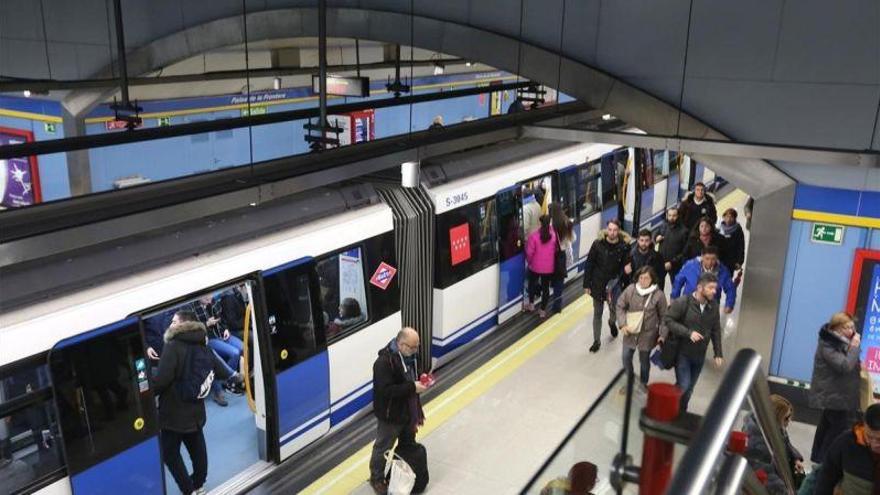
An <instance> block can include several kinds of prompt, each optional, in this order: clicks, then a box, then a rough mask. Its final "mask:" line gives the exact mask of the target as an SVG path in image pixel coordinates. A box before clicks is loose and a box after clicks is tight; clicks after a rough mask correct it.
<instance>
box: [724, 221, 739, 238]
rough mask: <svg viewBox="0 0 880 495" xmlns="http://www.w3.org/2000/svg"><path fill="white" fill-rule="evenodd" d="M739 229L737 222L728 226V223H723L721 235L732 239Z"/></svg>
mask: <svg viewBox="0 0 880 495" xmlns="http://www.w3.org/2000/svg"><path fill="white" fill-rule="evenodd" d="M737 227H739V224H738V223H736V222H733V225H727V224H726V223H724V222H721V234H722V235H723V236H724V237H730V236H732V235H733V233H734V232H736V229H737Z"/></svg>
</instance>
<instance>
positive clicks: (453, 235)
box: [449, 223, 471, 266]
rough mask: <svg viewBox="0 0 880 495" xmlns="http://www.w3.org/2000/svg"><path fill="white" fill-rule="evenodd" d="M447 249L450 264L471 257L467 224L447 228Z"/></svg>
mask: <svg viewBox="0 0 880 495" xmlns="http://www.w3.org/2000/svg"><path fill="white" fill-rule="evenodd" d="M449 251H450V254H451V255H452V266H455V265H457V264H459V263H463V262H465V261H467V260H469V259H471V234H470V228H469V226H468V224H466V223H463V224H461V225H458V226H456V227H452V228H451V229H449Z"/></svg>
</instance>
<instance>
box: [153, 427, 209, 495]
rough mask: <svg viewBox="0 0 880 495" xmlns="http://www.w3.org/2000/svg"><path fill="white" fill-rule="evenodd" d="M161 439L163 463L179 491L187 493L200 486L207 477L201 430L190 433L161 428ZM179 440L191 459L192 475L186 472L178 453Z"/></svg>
mask: <svg viewBox="0 0 880 495" xmlns="http://www.w3.org/2000/svg"><path fill="white" fill-rule="evenodd" d="M161 441H162V456H163V457H164V459H165V465H166V466H168V470H169V471H171V476H172V477H173V478H174V481H175V483H177V488H179V489H180V491H181V493H183V494H185V495H189V494H190V493H192V492H193V491H195V490H198V489H199V488H201V487H202V486H203V485H204V484H205V480H206V479H207V478H208V448H207V446H206V445H205V435H204V434H203V433H202V430H201V429H199V430H198V431H194V432H190V433H178V432H176V431H169V430H162V438H161ZM181 442H182V443H183V444H184V445H185V446H186V451H187V452H189V458H190V460H192V466H193V474H192V476H190V475H189V473H187V471H186V464H184V463H183V456H181V455H180V444H181Z"/></svg>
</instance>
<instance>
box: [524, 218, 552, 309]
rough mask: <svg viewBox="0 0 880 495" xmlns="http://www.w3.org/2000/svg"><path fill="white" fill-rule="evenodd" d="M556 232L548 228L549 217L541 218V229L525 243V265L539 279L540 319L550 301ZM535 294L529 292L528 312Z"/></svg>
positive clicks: (532, 306) (533, 233) (531, 307)
mask: <svg viewBox="0 0 880 495" xmlns="http://www.w3.org/2000/svg"><path fill="white" fill-rule="evenodd" d="M557 249H558V247H557V246H556V232H554V231H553V227H551V226H550V217H549V216H547V215H544V216H542V217H541V228H539V229H538V230H536V231H534V232H532V234H531V235H529V239H528V241H527V242H526V263H528V266H529V271H530V272H532V273H533V274H535V275H536V276H537V277H540V279H541V310H540V313H538V314H539V315H540V316H541V318H544V317H546V316H547V303H548V302H549V300H550V281H551V280H552V279H553V268H554V265H555V258H556V250H557ZM535 292H537V291H530V292H529V304H528V306H526V308H527V309H528V310H529V311H532V310H534V309H535V307H534V304H533V303H534V301H535V295H536V294H535Z"/></svg>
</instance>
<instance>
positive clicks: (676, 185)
mask: <svg viewBox="0 0 880 495" xmlns="http://www.w3.org/2000/svg"><path fill="white" fill-rule="evenodd" d="M666 154H667V157H666V164H667V170H668V172H669V178H668V180H667V185H666V207H667V208H669V207H670V206H673V205H676V204H678V201H679V200H680V199H681V182H682V181H681V178H682V173H681V159H682V155H680V154H679V153H678V152H677V151H667V152H666Z"/></svg>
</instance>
